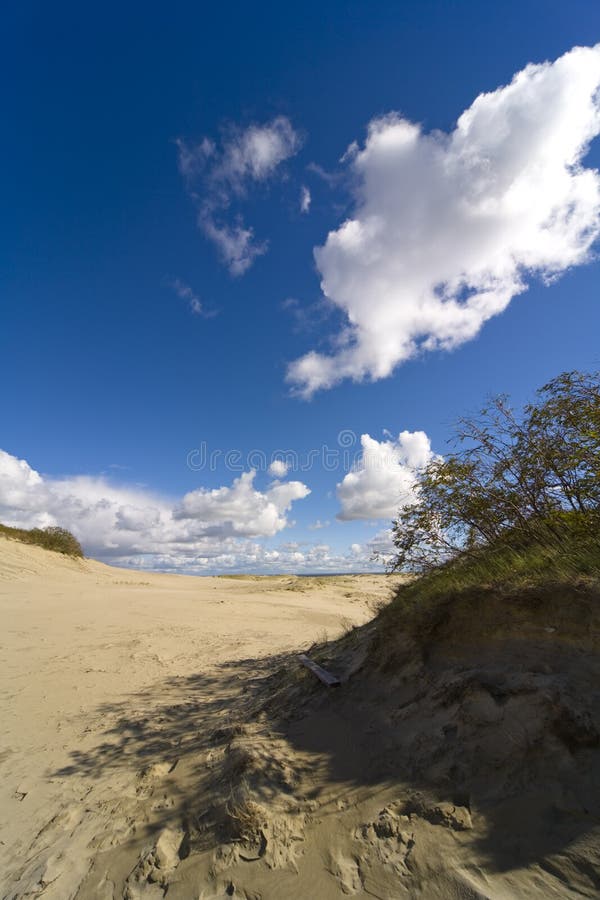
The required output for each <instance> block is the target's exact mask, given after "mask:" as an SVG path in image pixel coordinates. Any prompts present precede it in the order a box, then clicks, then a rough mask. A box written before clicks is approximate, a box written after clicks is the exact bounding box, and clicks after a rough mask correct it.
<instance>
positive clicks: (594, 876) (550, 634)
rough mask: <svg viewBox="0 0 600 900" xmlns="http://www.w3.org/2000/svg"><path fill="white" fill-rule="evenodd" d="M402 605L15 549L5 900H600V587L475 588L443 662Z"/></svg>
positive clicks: (0, 798) (5, 734) (6, 712)
mask: <svg viewBox="0 0 600 900" xmlns="http://www.w3.org/2000/svg"><path fill="white" fill-rule="evenodd" d="M400 583H401V580H400V579H399V577H394V578H388V577H386V576H383V575H382V576H375V575H373V576H372V575H365V576H335V577H327V578H306V579H304V578H297V577H294V576H278V577H267V578H259V577H230V578H228V577H221V578H193V577H184V576H175V575H154V574H146V573H143V572H136V571H131V570H120V569H116V568H110V567H108V566H105V565H102V564H100V563H97V562H94V561H92V560H72V559H67V558H64V557H61V556H60V555H58V554H54V553H50V552H48V551H44V550H41V549H39V548H36V547H31V546H25V545H22V544H18V543H16V542H11V541H7V540H5V539H0V606H1V611H2V625H3V629H2V640H1V651H0V658H1V666H2V688H1V691H2V692H1V697H0V715H1V721H2V747H1V749H0V767H1V768H0V776H1V777H0V806H1V810H2V831H1V833H0V872H1V873H2V876H1V882H0V883H1V885H2V893H1V896H2V897H3V898H7V900H8V898H10V900H20V898H25V897H28V898H29V897H38V896H43V897H44V898H52V900H68V898H77V900H159V898H163V897H168V900H221V898H223V900H225V898H228V897H234V898H237V900H281V898H290V900H339V898H342V897H347V896H349V897H354V898H357V900H369V898H373V897H375V898H379V900H400V898H424V900H449V898H450V900H485V898H488V900H514V898H519V900H523V898H531V900H534V898H540V900H541V898H544V900H548V898H554V900H565V898H581V897H590V898H591V897H598V896H600V793H599V792H598V784H597V782H598V772H600V694H599V693H598V690H597V685H598V683H599V681H600V652H599V651H600V609H599V607H598V603H597V594H596V592H595V591H596V588H595V586H594V585H592V584H591V583H590V584H589V585H586V583H584V582H582V583H581V585H577V586H576V589H575V590H574V591H572V592H571V594H570V595H569V597H568V599H567V600H565V597H564V596H563V595H562V594H560V592H559V594H557V595H556V596H555V595H554V594H553V593H552V591H551V592H550V594H549V595H548V596H546V597H544V596H542V595H537V594H535V592H534V593H533V594H532V595H531V597H528V596H527V595H523V596H522V597H521V598H520V599H519V600H518V601H514V600H512V599H511V597H510V596H506V597H503V596H498V597H494V596H492V595H491V594H489V593H488V595H487V599H486V601H485V603H482V598H481V596H479V595H478V594H477V592H475V593H474V594H473V595H468V596H467V597H466V598H465V599H464V600H463V601H460V602H458V601H457V602H454V603H453V605H452V610H451V613H450V612H448V614H447V615H442V616H441V618H440V619H439V621H438V622H437V624H436V626H435V628H434V629H431V631H430V633H429V634H428V636H427V639H426V640H425V641H423V640H422V639H421V637H422V636H417V637H415V636H412V637H411V635H410V633H409V631H406V633H404V632H403V631H402V630H401V629H395V630H389V629H388V630H387V631H386V630H385V629H383V630H382V628H381V627H380V626H379V627H376V626H375V623H373V624H370V620H371V619H372V617H373V614H374V610H375V609H376V607H377V605H378V604H381V603H385V602H386V600H388V599H389V598H390V596H391V593H392V591H394V590H397V587H398V585H399V584H400ZM384 621H385V619H384ZM355 625H357V626H360V627H359V628H353V626H355ZM339 635H344V637H343V639H342V640H341V641H340V640H338V641H336V642H334V643H331V641H332V639H334V638H336V637H337V636H339ZM327 639H329V640H330V643H326V641H327ZM314 642H316V644H315V643H314ZM299 651H308V652H310V653H311V656H312V657H313V658H316V659H317V660H318V661H320V662H321V664H322V665H324V666H325V667H327V668H330V669H331V670H332V671H335V673H336V674H339V676H340V678H341V680H342V684H341V686H339V687H334V688H328V687H325V686H324V685H323V684H321V682H320V681H318V680H317V679H316V678H315V676H314V675H313V674H312V673H311V672H309V671H308V670H307V669H306V668H304V667H303V666H302V665H301V664H300V663H299V661H298V658H297V654H298V652H299Z"/></svg>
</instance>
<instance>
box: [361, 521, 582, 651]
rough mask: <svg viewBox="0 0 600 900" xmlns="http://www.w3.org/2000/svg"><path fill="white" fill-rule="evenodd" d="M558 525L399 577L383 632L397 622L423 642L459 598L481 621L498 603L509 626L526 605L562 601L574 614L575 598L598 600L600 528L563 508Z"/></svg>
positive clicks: (385, 614) (382, 615) (564, 610)
mask: <svg viewBox="0 0 600 900" xmlns="http://www.w3.org/2000/svg"><path fill="white" fill-rule="evenodd" d="M552 527H553V528H555V527H556V525H555V523H554V522H553V523H552ZM559 531H560V539H557V540H555V541H553V542H551V541H548V540H544V539H539V538H535V537H531V538H530V540H528V541H527V540H525V539H524V538H523V535H519V537H518V538H517V536H516V535H515V534H514V533H510V534H506V535H502V536H501V537H499V538H497V539H496V540H495V541H494V542H492V543H491V544H489V545H487V546H484V547H481V548H478V549H477V550H476V551H472V552H470V553H468V554H465V555H461V556H459V557H457V558H455V559H452V560H450V561H448V562H446V563H445V564H443V565H441V566H439V567H437V568H434V569H431V570H430V571H428V572H427V573H425V574H423V575H421V576H420V577H419V578H417V579H415V580H414V581H411V582H409V583H407V584H406V585H403V586H402V587H401V588H399V590H398V591H397V593H396V595H395V597H394V599H393V601H392V603H391V604H390V605H389V606H387V607H385V608H384V609H383V610H382V611H381V613H380V615H379V617H378V623H377V624H378V630H379V632H380V635H381V636H382V637H384V636H385V635H389V633H390V629H393V630H394V631H396V630H398V629H401V630H402V631H403V632H404V633H407V632H408V633H410V634H411V635H412V636H413V637H415V638H416V639H417V640H418V641H419V642H420V643H426V642H427V640H428V638H429V637H430V636H431V635H432V634H433V632H434V631H435V629H436V628H437V627H438V626H439V625H440V623H441V622H442V621H444V620H446V619H447V617H448V615H451V614H452V610H453V609H455V610H457V609H458V607H459V606H461V605H465V606H468V607H469V608H470V609H471V611H472V615H473V617H474V619H477V620H478V622H479V623H482V622H483V619H484V618H485V614H486V609H485V607H486V605H495V607H496V611H497V612H500V610H501V611H502V612H503V614H504V615H505V617H506V626H507V627H510V624H511V622H510V619H511V615H513V614H514V613H515V612H516V610H517V609H518V608H519V607H522V606H523V605H526V606H528V607H529V608H530V609H532V610H533V609H534V608H536V609H538V610H540V612H542V611H543V610H545V612H542V617H543V616H544V615H545V614H546V613H547V612H548V610H549V608H550V607H552V608H556V609H560V608H562V612H561V617H566V618H568V617H569V616H570V615H571V614H573V615H574V616H576V615H577V614H576V612H575V609H574V606H575V605H577V604H578V603H580V602H584V603H586V604H587V603H589V602H590V601H591V602H595V603H597V602H598V601H600V531H599V530H598V528H597V526H596V527H594V528H589V527H588V523H586V522H585V521H584V520H583V519H582V517H580V516H578V515H577V514H575V513H571V514H565V516H564V517H563V519H562V521H561V525H560V529H559ZM500 614H502V613H500ZM473 626H474V628H476V627H477V621H474V622H473Z"/></svg>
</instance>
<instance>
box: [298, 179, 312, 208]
mask: <svg viewBox="0 0 600 900" xmlns="http://www.w3.org/2000/svg"><path fill="white" fill-rule="evenodd" d="M311 201H312V196H311V193H310V191H309V189H308V188H307V187H306V185H305V184H303V185H302V187H301V188H300V212H301V213H307V212H308V211H309V210H310V204H311Z"/></svg>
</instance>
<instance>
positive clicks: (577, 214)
mask: <svg viewBox="0 0 600 900" xmlns="http://www.w3.org/2000/svg"><path fill="white" fill-rule="evenodd" d="M599 88H600V45H597V46H596V47H591V48H590V47H577V48H575V49H573V50H572V51H571V52H569V53H567V54H565V55H564V56H562V57H560V58H559V59H558V60H557V61H556V62H554V63H550V62H546V63H543V64H541V65H528V66H526V68H525V69H523V70H522V71H521V72H519V73H517V74H516V75H515V77H514V78H513V80H512V82H511V83H510V84H509V85H508V86H506V87H501V88H499V89H498V90H496V91H493V92H491V93H487V94H481V95H480V96H479V97H477V98H476V100H475V101H474V102H473V104H472V105H471V106H470V107H469V108H468V109H467V110H465V112H464V113H463V114H462V115H461V116H460V118H459V119H458V122H457V125H456V128H455V129H454V131H452V132H451V133H450V134H442V133H441V132H432V133H430V134H426V133H424V132H423V130H422V128H421V127H420V126H419V125H415V124H414V123H412V122H409V121H407V120H406V119H404V118H402V117H401V116H400V115H399V114H397V113H391V114H389V115H387V116H383V117H381V118H377V119H375V120H373V121H372V122H371V123H370V125H369V129H368V135H367V139H366V141H365V144H364V146H363V147H362V148H361V147H359V146H358V145H357V144H356V143H353V144H352V145H351V146H350V148H349V150H348V152H347V153H346V154H345V157H344V158H343V160H345V164H346V166H347V167H349V171H350V175H351V176H352V178H353V180H354V185H355V208H354V211H353V213H352V215H351V216H350V217H349V218H347V219H345V221H343V223H342V224H341V225H340V226H339V228H338V229H337V230H335V231H332V232H330V233H329V235H328V237H327V240H326V242H325V244H324V245H323V246H322V247H318V248H316V250H315V259H316V264H317V268H318V270H319V273H320V275H321V286H322V290H323V292H324V293H325V295H326V296H327V297H329V298H330V300H331V301H332V302H333V303H334V304H335V305H336V306H337V307H338V308H339V310H340V311H341V312H342V313H343V314H344V315H345V317H346V324H345V326H344V327H343V328H342V331H341V333H340V334H339V335H338V336H337V339H336V342H335V346H334V349H333V351H332V352H331V353H329V354H325V353H320V352H317V351H314V350H313V351H311V352H309V353H307V354H306V355H304V356H302V357H301V358H300V359H297V360H295V361H294V362H293V363H292V364H291V365H290V366H289V369H288V379H289V381H290V382H291V384H292V385H293V387H294V389H295V390H297V391H298V392H299V393H301V394H303V395H305V396H310V395H311V394H312V393H314V392H315V391H316V390H319V389H323V388H330V387H332V386H333V385H335V384H337V383H338V382H340V381H341V380H343V379H345V378H349V379H352V380H354V381H361V380H364V379H371V380H376V379H380V378H385V377H387V376H389V375H390V374H391V373H392V371H393V370H394V368H395V367H396V366H397V365H398V364H399V363H402V362H403V361H405V360H407V359H409V358H410V357H413V356H414V355H415V354H417V353H419V352H424V351H430V350H436V349H452V348H454V347H457V346H459V345H460V344H462V343H463V342H465V341H468V340H471V339H472V338H474V337H475V336H476V335H477V333H478V332H479V330H480V329H481V327H482V325H483V324H484V323H485V322H486V321H487V320H488V319H490V318H491V317H492V316H496V315H498V314H499V313H501V312H502V311H503V310H504V309H506V307H507V306H508V304H509V303H510V301H511V299H512V298H513V297H515V296H516V295H518V294H520V293H522V292H523V291H525V290H526V289H527V281H528V279H530V278H531V277H533V276H538V277H541V278H543V279H545V280H550V279H552V278H554V277H557V276H558V275H560V274H561V273H563V272H564V271H566V270H567V269H568V268H569V267H570V266H575V265H580V264H581V263H584V262H586V261H587V260H588V259H589V256H590V249H591V247H592V244H593V242H594V241H595V240H596V238H597V237H598V235H599V233H600V174H599V173H598V172H597V171H596V170H594V169H591V168H584V167H583V165H582V161H583V159H584V157H585V155H586V153H587V150H588V147H589V144H590V141H591V140H592V139H593V138H594V137H595V136H596V135H597V134H598V133H599V132H600V91H599ZM312 168H313V171H318V172H319V174H321V176H322V177H325V175H326V174H327V173H323V172H321V171H320V170H319V169H318V167H315V166H313V167H312Z"/></svg>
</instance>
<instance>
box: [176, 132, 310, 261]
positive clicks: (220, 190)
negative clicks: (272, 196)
mask: <svg viewBox="0 0 600 900" xmlns="http://www.w3.org/2000/svg"><path fill="white" fill-rule="evenodd" d="M301 143H302V141H301V138H300V135H299V134H298V133H297V132H296V131H295V130H294V128H293V126H292V124H291V122H290V120H289V119H288V118H286V117H285V116H277V117H276V118H274V119H272V120H271V121H270V122H266V123H265V124H264V125H256V124H254V125H250V126H248V127H247V128H245V129H241V128H238V127H232V128H231V129H230V131H229V133H228V134H227V136H226V137H225V138H224V139H223V140H222V142H221V144H220V145H217V144H216V143H215V142H214V141H212V140H210V139H209V138H203V139H202V140H201V141H200V142H199V143H198V144H195V145H194V144H189V143H188V142H186V141H184V140H181V139H180V140H178V141H177V147H178V152H179V171H180V172H181V174H182V175H183V177H184V178H185V181H186V184H187V186H188V189H189V192H190V194H191V195H192V196H193V198H194V199H195V201H196V202H197V205H198V224H199V226H200V228H201V229H202V231H203V232H204V234H205V236H206V237H207V238H208V239H209V240H211V241H212V242H213V243H214V244H215V245H216V247H217V248H218V250H219V253H220V255H221V258H222V259H223V262H224V263H225V264H226V266H227V267H228V268H229V271H230V272H231V274H232V275H242V274H243V273H244V272H245V271H246V270H247V269H248V268H250V266H251V265H252V263H253V262H254V260H255V259H256V257H257V256H261V255H262V254H263V253H266V251H267V247H268V243H267V241H259V240H256V238H255V235H254V230H253V228H252V227H251V226H248V225H246V224H245V223H244V221H243V219H242V217H241V214H240V213H239V212H237V213H235V214H232V204H233V202H234V201H235V200H240V199H241V198H243V197H244V196H245V195H246V193H247V191H248V188H249V186H250V185H251V184H256V183H260V182H266V181H268V180H269V179H270V178H272V177H273V176H274V174H275V172H276V170H277V168H278V167H279V166H280V165H281V163H283V162H284V161H285V160H286V159H289V158H290V157H292V156H294V155H295V154H296V153H297V152H298V150H299V149H300V146H301Z"/></svg>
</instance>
